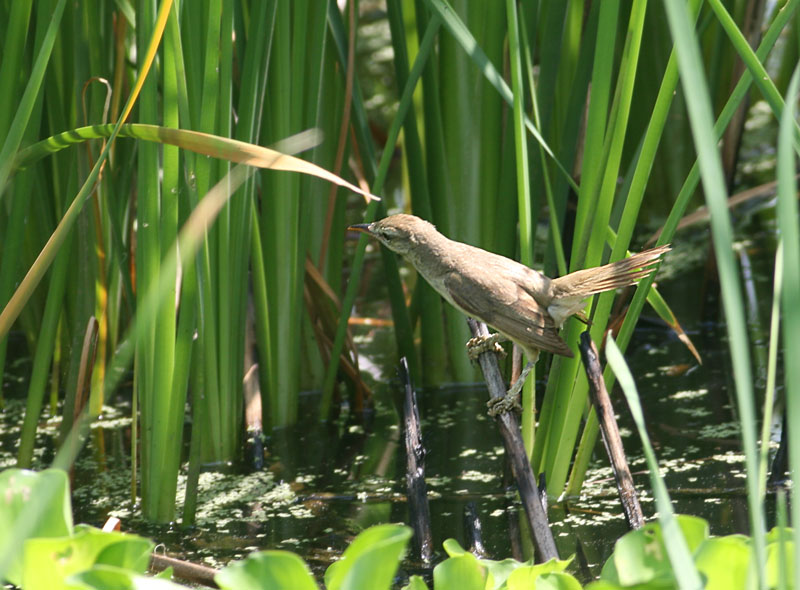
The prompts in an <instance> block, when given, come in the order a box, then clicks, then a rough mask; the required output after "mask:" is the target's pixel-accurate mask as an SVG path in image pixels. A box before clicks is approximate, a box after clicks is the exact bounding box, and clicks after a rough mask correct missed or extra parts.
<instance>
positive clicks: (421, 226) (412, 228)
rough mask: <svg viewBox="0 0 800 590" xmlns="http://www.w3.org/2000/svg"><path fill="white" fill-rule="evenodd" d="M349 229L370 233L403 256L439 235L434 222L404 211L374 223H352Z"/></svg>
mask: <svg viewBox="0 0 800 590" xmlns="http://www.w3.org/2000/svg"><path fill="white" fill-rule="evenodd" d="M347 229H352V230H356V231H360V232H362V233H365V234H367V235H370V236H372V237H373V238H376V239H378V240H379V241H380V242H381V244H383V245H384V246H386V247H387V248H389V250H392V251H393V252H397V253H398V254H400V255H401V256H404V255H407V254H409V253H410V252H411V251H413V250H414V249H415V248H416V247H417V246H418V245H420V244H422V243H424V242H425V241H426V240H428V239H429V238H430V237H432V236H434V235H438V232H437V231H436V228H435V227H434V226H433V225H432V224H430V223H428V222H427V221H425V220H424V219H420V218H419V217H416V216H414V215H406V214H403V213H401V214H398V215H390V216H389V217H384V218H383V219H381V220H380V221H374V222H373V223H359V224H357V225H351V226H350V227H348V228H347Z"/></svg>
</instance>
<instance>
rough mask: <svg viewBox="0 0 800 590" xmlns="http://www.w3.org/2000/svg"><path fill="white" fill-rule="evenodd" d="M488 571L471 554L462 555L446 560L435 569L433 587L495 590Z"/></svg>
mask: <svg viewBox="0 0 800 590" xmlns="http://www.w3.org/2000/svg"><path fill="white" fill-rule="evenodd" d="M491 578H492V577H491V575H489V572H488V570H487V569H486V568H485V567H484V566H482V565H481V563H480V562H479V561H478V558H477V557H475V556H474V555H472V554H471V553H462V554H461V555H456V556H454V557H450V558H449V559H446V560H445V561H443V562H442V563H440V564H439V565H437V566H436V567H435V568H433V587H434V589H435V588H457V589H458V590H486V589H489V588H494V583H493V581H492V579H491Z"/></svg>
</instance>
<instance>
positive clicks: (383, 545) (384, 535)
mask: <svg viewBox="0 0 800 590" xmlns="http://www.w3.org/2000/svg"><path fill="white" fill-rule="evenodd" d="M409 539H411V529H410V528H409V527H406V526H401V525H396V524H382V525H377V526H374V527H370V528H368V529H367V530H365V531H363V532H362V533H361V534H359V535H358V536H357V537H356V538H355V540H354V541H353V542H352V543H351V544H350V546H349V547H348V548H347V549H346V550H345V552H344V554H343V555H342V559H341V560H339V561H337V562H336V563H334V564H332V565H331V566H330V567H329V568H328V569H327V571H326V572H325V587H326V588H327V589H328V590H356V589H361V588H370V590H383V589H386V590H388V589H389V588H390V587H391V585H392V578H393V577H394V573H395V572H396V571H397V567H398V565H399V564H400V559H402V557H403V554H404V553H405V550H406V545H408V541H409ZM434 579H435V574H434Z"/></svg>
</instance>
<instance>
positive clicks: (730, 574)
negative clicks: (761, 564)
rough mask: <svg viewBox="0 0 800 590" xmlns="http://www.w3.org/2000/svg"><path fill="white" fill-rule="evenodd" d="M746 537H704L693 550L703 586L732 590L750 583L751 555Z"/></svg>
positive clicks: (712, 588)
mask: <svg viewBox="0 0 800 590" xmlns="http://www.w3.org/2000/svg"><path fill="white" fill-rule="evenodd" d="M751 554H752V547H751V546H750V540H749V539H748V538H747V537H746V536H744V535H728V536H727V537H712V538H710V539H706V540H705V541H704V542H703V543H702V544H701V545H700V547H698V549H697V552H696V553H695V558H694V562H695V565H696V566H697V570H698V571H699V572H700V573H701V574H703V575H704V576H705V577H706V586H705V588H706V590H736V589H737V588H747V587H752V586H751V585H752V583H753V582H755V580H748V575H747V574H748V569H749V567H750V559H751V557H752V555H751Z"/></svg>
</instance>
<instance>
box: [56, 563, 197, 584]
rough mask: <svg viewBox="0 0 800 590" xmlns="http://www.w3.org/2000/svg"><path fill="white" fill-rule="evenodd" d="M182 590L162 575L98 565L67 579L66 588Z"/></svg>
mask: <svg viewBox="0 0 800 590" xmlns="http://www.w3.org/2000/svg"><path fill="white" fill-rule="evenodd" d="M109 588H114V589H115V590H181V589H184V590H185V588H186V586H181V585H179V584H175V583H174V582H171V581H170V580H169V579H166V578H164V577H162V576H160V575H159V576H154V577H150V576H140V575H137V574H135V573H133V572H131V571H130V570H125V569H122V568H118V567H113V566H108V565H98V566H95V567H93V568H92V569H90V570H86V571H85V572H81V573H79V574H74V575H72V576H70V577H69V578H68V579H67V580H66V585H65V589H66V590H108V589H109Z"/></svg>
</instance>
